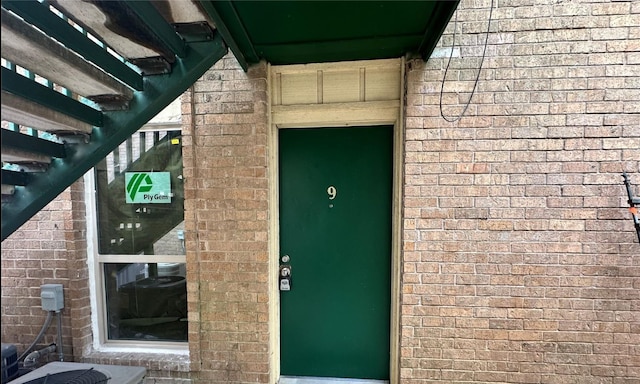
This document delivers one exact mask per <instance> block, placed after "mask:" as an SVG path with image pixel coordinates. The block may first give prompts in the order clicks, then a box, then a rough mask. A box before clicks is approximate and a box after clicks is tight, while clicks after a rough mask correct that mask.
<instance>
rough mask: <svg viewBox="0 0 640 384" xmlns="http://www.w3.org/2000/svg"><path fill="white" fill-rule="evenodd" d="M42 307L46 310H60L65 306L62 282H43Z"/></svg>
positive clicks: (41, 291) (41, 290)
mask: <svg viewBox="0 0 640 384" xmlns="http://www.w3.org/2000/svg"><path fill="white" fill-rule="evenodd" d="M40 298H41V299H42V309H44V310H45V311H59V310H61V309H62V308H64V296H63V294H62V284H43V285H42V286H41V287H40Z"/></svg>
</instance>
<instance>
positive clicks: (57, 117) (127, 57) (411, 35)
mask: <svg viewBox="0 0 640 384" xmlns="http://www.w3.org/2000/svg"><path fill="white" fill-rule="evenodd" d="M457 5H458V1H435V0H430V1H420V0H412V1H302V0H301V1H277V0H274V1H243V0H237V1H210V0H199V1H198V0H193V1H191V0H164V1H157V0H155V1H154V0H88V1H78V0H55V1H51V2H46V1H39V0H3V1H2V4H1V6H2V9H1V11H2V240H4V239H5V238H7V237H8V236H9V235H10V234H11V233H13V232H14V231H15V230H16V229H18V228H19V227H20V226H21V225H22V224H24V223H25V222H26V221H27V220H29V218H31V217H32V216H33V215H34V214H36V213H37V212H38V211H39V210H41V209H42V208H43V207H44V206H45V205H46V204H48V203H49V202H50V201H51V200H53V199H54V198H55V197H56V196H58V195H59V194H60V193H61V192H62V191H64V190H65V189H66V188H67V187H68V186H70V185H71V184H72V183H73V182H75V181H76V180H77V179H78V178H79V177H81V176H82V175H83V174H84V173H85V172H87V171H88V170H89V169H91V168H92V167H93V166H94V165H95V164H96V163H97V162H99V161H100V160H101V159H103V158H104V157H105V156H106V155H107V154H108V153H110V152H111V151H112V150H113V149H115V148H116V147H117V146H118V145H119V144H120V143H122V142H123V141H124V140H125V139H126V138H127V137H129V136H130V135H131V134H132V133H134V132H135V131H136V130H138V129H139V128H140V127H141V126H142V125H144V124H145V123H146V122H147V121H149V120H150V119H151V118H152V117H153V116H155V115H156V114H157V113H159V112H160V111H161V110H162V109H164V107H166V106H167V105H168V104H169V103H170V102H171V101H173V100H174V99H175V98H177V97H178V96H180V95H181V94H182V93H183V92H184V91H185V90H186V89H187V88H188V87H190V86H191V85H192V84H193V83H195V82H196V81H197V79H199V78H200V77H201V76H202V75H203V74H204V73H205V72H206V71H207V70H208V69H209V68H210V67H211V66H212V65H213V64H215V62H217V61H218V60H220V59H221V58H222V57H224V56H225V55H226V54H227V53H228V50H230V51H231V52H232V53H233V54H234V56H235V57H236V59H237V60H238V62H239V64H240V65H241V66H242V68H243V69H245V70H247V69H248V68H249V67H250V66H251V65H252V64H255V63H258V62H260V61H262V60H265V61H267V62H269V63H272V64H275V65H286V64H303V63H317V62H333V61H352V60H372V59H384V58H395V57H402V56H406V55H415V56H419V57H422V58H423V59H424V60H427V59H428V57H429V56H430V54H431V52H432V51H433V48H434V47H435V45H436V43H437V42H438V40H439V38H440V36H441V34H442V31H443V30H444V28H445V27H446V25H447V23H448V21H449V19H450V18H451V15H452V14H453V12H454V10H455V9H456V7H457Z"/></svg>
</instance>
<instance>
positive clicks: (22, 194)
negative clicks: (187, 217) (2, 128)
mask: <svg viewBox="0 0 640 384" xmlns="http://www.w3.org/2000/svg"><path fill="white" fill-rule="evenodd" d="M227 51H228V50H227V47H226V46H225V44H224V42H223V41H222V38H221V37H220V35H219V34H216V35H215V37H214V39H213V40H212V41H207V42H199V43H191V44H190V45H189V51H188V55H187V57H185V58H184V59H178V60H176V63H175V64H174V66H173V71H172V72H171V73H169V74H164V75H157V76H150V77H145V84H144V89H145V91H144V92H135V93H134V96H133V99H132V100H131V103H130V109H129V110H128V111H113V112H105V113H104V126H103V128H101V129H99V128H95V129H94V130H93V134H92V135H91V142H90V143H89V144H85V145H77V146H72V147H70V148H69V150H68V156H67V157H66V158H65V159H54V160H53V162H52V163H51V166H50V168H49V170H48V171H47V172H46V173H44V174H41V175H38V176H37V177H36V178H35V179H34V180H33V182H32V183H31V184H30V185H29V188H19V189H16V193H15V194H14V197H13V201H12V202H11V204H5V205H3V206H2V240H4V239H6V238H7V237H8V236H9V235H10V234H11V233H13V232H14V231H15V230H17V229H18V228H19V227H20V226H22V224H24V223H25V222H26V221H27V220H29V219H30V218H31V217H32V216H33V215H35V214H36V213H37V212H38V211H39V210H41V209H42V208H44V207H45V206H46V205H47V204H48V203H49V202H50V201H51V200H53V199H54V198H55V197H56V196H58V195H59V194H60V193H62V192H63V191H64V190H65V189H66V188H67V187H69V185H71V184H72V183H73V182H75V181H76V180H77V179H78V178H80V177H81V176H82V175H84V174H85V173H86V172H87V171H88V170H89V169H91V168H92V167H93V166H94V165H95V164H97V163H98V162H99V161H100V160H102V159H103V158H104V157H105V156H107V155H108V154H109V153H110V152H111V151H113V149H114V148H116V147H117V146H118V145H120V143H122V142H123V141H125V140H126V139H127V138H128V137H129V136H131V134H133V133H134V132H135V131H137V130H138V129H139V128H140V127H142V126H143V125H144V124H145V123H147V122H148V121H149V120H151V118H153V117H154V116H155V115H157V114H158V113H159V112H160V111H162V109H164V108H165V107H166V106H167V105H169V104H170V103H171V102H172V101H173V100H175V99H176V98H177V97H178V96H180V95H181V94H182V93H183V92H184V91H186V90H187V89H188V88H189V87H190V86H191V85H192V84H193V83H195V82H196V80H198V79H199V78H200V77H201V76H202V75H203V74H204V73H205V72H206V71H207V70H208V69H209V68H211V66H213V65H214V64H215V63H216V62H217V61H218V60H220V59H221V58H223V57H224V56H225V55H226V54H227Z"/></svg>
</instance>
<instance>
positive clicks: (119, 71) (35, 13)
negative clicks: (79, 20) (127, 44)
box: [2, 0, 143, 91]
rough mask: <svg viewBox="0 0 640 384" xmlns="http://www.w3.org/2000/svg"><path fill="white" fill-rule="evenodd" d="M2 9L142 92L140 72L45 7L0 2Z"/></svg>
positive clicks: (26, 0) (30, 0) (27, 1)
mask: <svg viewBox="0 0 640 384" xmlns="http://www.w3.org/2000/svg"><path fill="white" fill-rule="evenodd" d="M2 7H3V8H5V9H8V10H10V11H12V12H14V13H15V14H17V15H19V16H20V17H22V18H23V19H24V20H25V21H26V22H28V23H30V24H33V25H34V26H36V27H38V28H39V29H40V30H42V31H43V32H44V33H45V34H47V35H49V36H50V37H52V38H54V39H56V40H58V41H59V42H60V43H62V44H63V45H64V46H66V47H67V48H69V49H71V50H73V51H75V52H76V53H77V54H79V55H80V56H82V57H84V58H85V59H86V60H88V61H91V62H92V63H94V64H95V65H97V66H98V67H100V68H102V69H103V70H104V71H105V72H107V73H110V74H111V75H112V76H114V77H115V78H117V79H119V80H120V81H122V82H123V83H125V84H127V85H128V86H129V87H131V88H133V89H135V90H138V91H141V90H142V86H143V80H142V75H141V74H140V73H138V72H136V71H135V70H133V69H132V68H130V67H129V66H128V65H126V64H125V63H123V62H122V61H120V60H118V59H117V58H116V57H115V56H113V55H112V54H110V53H109V52H107V50H106V49H104V48H102V47H100V46H99V45H98V44H96V43H95V42H93V41H91V40H90V39H89V38H88V37H87V36H85V35H84V34H82V33H81V32H79V31H78V30H77V29H75V28H74V27H72V26H71V25H70V24H69V23H68V22H67V21H65V20H63V19H62V18H60V17H58V16H57V15H55V14H54V13H53V12H51V11H50V10H49V7H48V5H47V4H45V3H40V2H38V1H36V0H2Z"/></svg>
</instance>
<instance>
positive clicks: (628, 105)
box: [400, 0, 640, 383]
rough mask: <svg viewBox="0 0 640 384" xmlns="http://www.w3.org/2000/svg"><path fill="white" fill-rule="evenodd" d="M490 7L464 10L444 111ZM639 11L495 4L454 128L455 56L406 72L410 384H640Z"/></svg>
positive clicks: (468, 70)
mask: <svg viewBox="0 0 640 384" xmlns="http://www.w3.org/2000/svg"><path fill="white" fill-rule="evenodd" d="M489 4H490V1H488V0H483V1H476V2H471V1H466V0H463V1H462V2H461V5H460V6H461V9H460V11H459V15H458V31H459V32H460V31H462V34H460V33H458V35H457V36H456V46H457V47H459V48H460V49H461V57H459V58H453V59H452V61H451V66H450V68H449V72H448V73H447V77H446V79H447V80H446V83H445V84H444V91H445V93H444V94H443V98H442V99H443V104H444V107H443V109H444V113H445V116H448V117H454V116H456V115H457V114H459V113H460V111H461V110H462V108H463V107H462V105H464V103H465V102H466V101H467V100H468V99H469V96H470V91H471V89H472V88H473V80H474V79H475V74H476V73H477V72H476V71H477V69H478V66H479V63H480V56H481V54H482V44H483V43H484V39H485V34H484V32H485V31H486V26H487V18H488V13H489V12H488V9H489ZM639 12H640V6H639V4H638V3H637V2H613V3H609V2H604V3H592V2H579V3H578V2H556V1H525V0H509V1H499V2H496V8H495V9H494V10H493V21H492V28H491V30H492V33H491V35H490V37H489V46H488V47H487V57H486V58H485V61H484V65H483V69H482V72H481V75H480V81H479V83H478V86H477V89H476V92H475V94H474V95H473V99H472V103H471V104H470V106H469V108H468V110H467V112H466V114H465V116H464V117H463V118H461V119H460V120H459V121H457V122H455V123H449V122H447V121H445V120H444V119H443V118H442V117H441V116H440V109H439V105H438V103H439V92H440V87H441V81H442V79H443V76H444V72H445V71H444V68H445V67H446V65H447V59H446V58H444V59H442V58H438V59H430V60H429V61H428V62H427V63H423V62H422V61H418V60H416V61H414V60H412V61H408V64H407V98H406V104H407V105H406V143H405V151H406V154H405V162H406V165H405V182H406V185H405V195H404V230H403V233H404V244H403V248H404V250H405V252H404V256H403V263H404V264H403V268H404V269H403V270H404V273H403V282H404V284H403V295H402V302H403V306H402V341H401V343H402V352H401V354H402V357H401V363H400V364H401V377H402V383H433V382H463V381H464V382H509V383H521V382H526V383H595V382H598V383H600V382H607V383H630V382H637V380H638V378H639V377H640V354H639V350H638V348H637V346H636V345H637V344H638V342H640V333H639V330H640V328H639V325H638V324H639V322H640V293H639V292H640V290H639V289H638V288H640V267H639V265H640V244H638V240H637V238H636V235H635V231H634V229H633V225H632V222H631V218H630V214H629V212H628V211H627V208H626V207H627V206H628V205H627V202H626V199H627V198H626V191H625V189H624V186H623V185H622V177H621V173H622V171H625V170H626V171H627V172H629V173H630V174H631V177H632V180H633V181H634V184H635V185H636V186H638V185H640V93H639V89H640V83H639V82H638V79H639V78H640V60H638V59H639V57H640V56H639V52H640V14H639ZM452 32H453V23H451V24H450V25H449V27H448V29H447V31H446V33H445V35H444V36H443V38H442V40H441V42H440V44H441V46H442V44H444V46H446V47H450V46H451V44H452ZM636 191H637V193H640V188H638V187H636Z"/></svg>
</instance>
